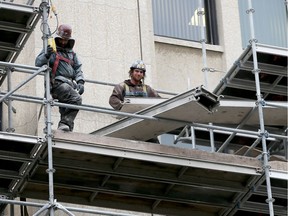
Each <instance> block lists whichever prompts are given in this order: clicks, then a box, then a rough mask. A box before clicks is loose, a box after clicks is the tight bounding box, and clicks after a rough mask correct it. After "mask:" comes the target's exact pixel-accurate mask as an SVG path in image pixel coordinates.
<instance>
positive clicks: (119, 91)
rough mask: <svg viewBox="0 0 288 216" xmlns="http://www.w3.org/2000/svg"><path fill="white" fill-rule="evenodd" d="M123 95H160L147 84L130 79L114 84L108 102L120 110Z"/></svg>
mask: <svg viewBox="0 0 288 216" xmlns="http://www.w3.org/2000/svg"><path fill="white" fill-rule="evenodd" d="M125 97H160V96H159V94H158V93H157V92H156V91H155V90H154V89H153V88H152V87H150V86H149V85H146V84H143V83H142V82H141V83H140V84H138V85H134V84H133V83H131V80H130V79H129V80H125V81H124V82H122V83H120V84H118V85H116V86H115V87H114V89H113V92H112V94H111V96H110V98H109V104H110V105H111V106H112V107H113V108H114V109H115V110H120V109H121V108H122V106H123V103H124V98H125Z"/></svg>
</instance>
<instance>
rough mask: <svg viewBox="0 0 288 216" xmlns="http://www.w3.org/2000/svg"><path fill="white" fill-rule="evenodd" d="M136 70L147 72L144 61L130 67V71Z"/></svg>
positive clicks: (138, 61)
mask: <svg viewBox="0 0 288 216" xmlns="http://www.w3.org/2000/svg"><path fill="white" fill-rule="evenodd" d="M134 69H139V70H143V71H144V72H146V65H145V63H144V62H143V61H142V60H137V61H135V62H134V63H133V64H132V65H131V67H130V70H134Z"/></svg>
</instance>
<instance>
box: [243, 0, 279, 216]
mask: <svg viewBox="0 0 288 216" xmlns="http://www.w3.org/2000/svg"><path fill="white" fill-rule="evenodd" d="M247 12H248V15H249V25H250V33H251V45H252V55H253V66H254V69H253V71H252V72H253V73H254V75H255V84H256V92H257V93H256V96H257V102H258V103H259V106H258V114H259V122H260V135H261V136H262V151H263V153H262V155H263V158H262V159H263V161H262V162H263V169H264V172H265V178H266V187H267V194H268V199H267V200H266V202H267V203H268V205H269V213H270V216H274V209H273V202H274V199H273V197H272V190H271V182H270V174H269V168H270V166H269V163H268V152H267V145H266V137H265V133H266V131H265V125H264V117H263V115H264V114H263V105H264V104H263V103H262V102H263V99H262V96H261V90H260V80H259V73H260V70H259V68H258V60H257V52H256V39H255V33H254V21H253V13H254V9H253V8H252V3H251V0H248V11H247Z"/></svg>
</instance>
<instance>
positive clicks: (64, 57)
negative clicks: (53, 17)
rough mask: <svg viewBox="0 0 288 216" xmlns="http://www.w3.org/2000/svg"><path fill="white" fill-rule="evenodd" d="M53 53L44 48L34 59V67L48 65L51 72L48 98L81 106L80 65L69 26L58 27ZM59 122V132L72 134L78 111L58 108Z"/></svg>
mask: <svg viewBox="0 0 288 216" xmlns="http://www.w3.org/2000/svg"><path fill="white" fill-rule="evenodd" d="M54 40H55V45H56V50H54V49H53V47H52V46H50V45H48V46H47V52H46V53H45V52H44V49H43V50H42V51H41V52H40V54H39V55H38V56H37V58H36V60H35V65H36V66H38V67H41V66H42V65H44V64H47V65H48V66H49V67H50V68H51V69H52V71H51V76H50V77H51V80H50V81H51V95H52V97H53V99H57V100H58V101H59V102H60V103H67V104H73V105H81V104H82V96H81V95H82V94H83V93H84V83H85V80H84V75H83V72H82V69H81V67H82V63H81V62H80V60H79V58H78V56H77V54H76V53H75V52H74V51H73V47H74V44H75V40H74V39H73V38H72V28H71V26H70V25H67V24H62V25H60V26H59V27H58V29H57V32H56V34H55V36H54ZM59 112H60V121H59V123H58V130H63V131H67V132H68V131H73V128H74V120H75V118H76V116H77V114H78V112H79V110H78V109H70V108H65V107H59Z"/></svg>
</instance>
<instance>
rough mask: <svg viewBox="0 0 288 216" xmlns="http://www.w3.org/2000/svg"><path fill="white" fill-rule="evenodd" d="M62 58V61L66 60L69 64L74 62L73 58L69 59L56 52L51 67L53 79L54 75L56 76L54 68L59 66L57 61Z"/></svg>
mask: <svg viewBox="0 0 288 216" xmlns="http://www.w3.org/2000/svg"><path fill="white" fill-rule="evenodd" d="M73 57H74V54H73ZM60 60H62V61H65V62H67V63H68V64H70V65H73V64H74V61H73V60H70V59H68V58H65V57H63V56H61V55H59V54H58V53H56V59H55V61H54V64H53V68H52V78H53V79H54V77H55V76H56V70H57V68H58V66H59V61H60Z"/></svg>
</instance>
